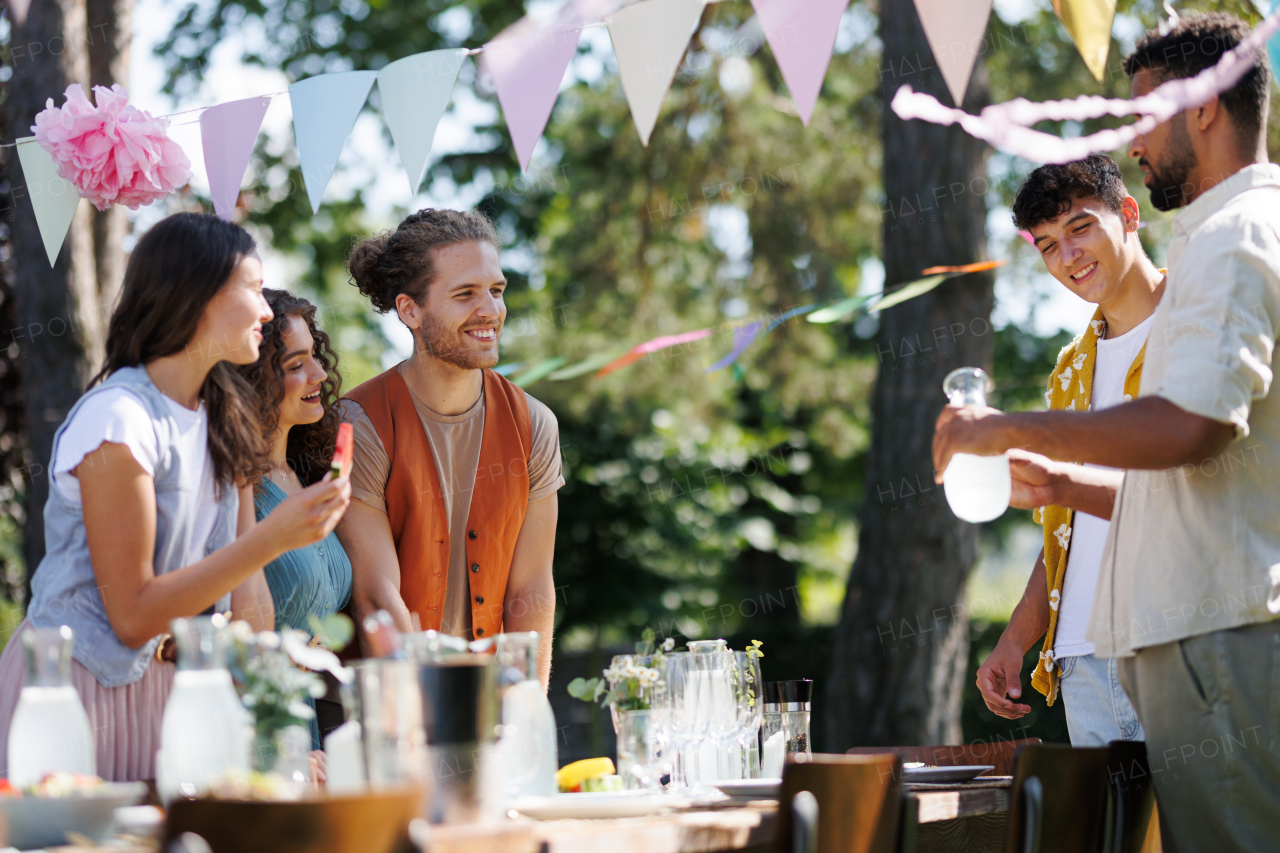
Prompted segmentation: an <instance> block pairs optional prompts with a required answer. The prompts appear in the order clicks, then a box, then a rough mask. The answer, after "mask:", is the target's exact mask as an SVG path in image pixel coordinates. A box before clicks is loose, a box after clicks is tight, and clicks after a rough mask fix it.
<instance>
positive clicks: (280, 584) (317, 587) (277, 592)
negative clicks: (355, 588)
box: [253, 481, 351, 633]
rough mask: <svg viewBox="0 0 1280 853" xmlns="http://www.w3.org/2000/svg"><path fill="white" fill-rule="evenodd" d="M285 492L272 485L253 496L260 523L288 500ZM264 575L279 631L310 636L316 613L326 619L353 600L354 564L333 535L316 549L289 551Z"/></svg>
mask: <svg viewBox="0 0 1280 853" xmlns="http://www.w3.org/2000/svg"><path fill="white" fill-rule="evenodd" d="M287 497H288V495H286V494H285V493H284V490H283V489H281V488H280V487H279V486H277V485H276V484H275V483H272V482H270V481H268V482H267V484H266V487H265V489H263V490H262V491H258V492H257V493H256V494H255V495H254V501H253V508H254V512H255V514H256V515H257V517H258V521H262V519H264V518H266V517H267V515H268V514H269V513H270V512H271V511H272V510H273V509H275V508H276V507H277V506H279V505H280V502H281V501H283V500H284V499H285V498H287ZM262 571H263V573H264V574H265V575H266V576H267V586H269V587H271V600H272V601H273V602H274V603H275V608H276V630H277V631H279V630H280V629H281V628H297V629H299V630H302V631H307V632H308V633H310V631H311V629H310V628H309V627H308V626H307V617H308V616H309V615H311V614H312V613H314V614H315V615H316V616H319V617H320V618H322V619H323V618H324V617H325V616H328V615H329V614H331V613H337V612H338V611H339V610H341V609H342V608H344V607H346V606H347V601H348V599H350V598H351V561H350V560H348V559H347V552H346V551H344V550H342V544H341V543H340V542H338V534H336V533H330V534H329V535H328V536H326V537H325V538H324V539H321V540H320V541H319V542H317V543H315V544H314V545H308V546H307V547H305V548H297V549H295V550H293V551H286V552H285V553H283V554H281V555H280V556H279V557H277V558H276V559H274V560H272V561H271V562H270V563H267V565H266V568H264V569H263V570H262Z"/></svg>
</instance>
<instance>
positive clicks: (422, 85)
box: [378, 48, 467, 195]
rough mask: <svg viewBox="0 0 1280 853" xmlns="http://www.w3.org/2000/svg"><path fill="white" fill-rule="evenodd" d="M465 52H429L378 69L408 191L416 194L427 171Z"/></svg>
mask: <svg viewBox="0 0 1280 853" xmlns="http://www.w3.org/2000/svg"><path fill="white" fill-rule="evenodd" d="M466 58H467V52H466V51H465V50H458V49H457V48H453V49H445V50H429V51H426V52H425V53H416V54H414V55H413V56H406V57H405V58H404V59H397V60H396V61H395V62H392V63H390V64H389V65H387V66H385V67H383V69H382V70H381V71H379V72H378V94H379V95H381V96H382V115H383V118H385V119H386V122H387V127H389V128H390V129H391V139H392V141H394V142H395V144H396V152H397V153H398V154H399V155H400V165H402V166H404V171H405V173H406V174H407V175H408V176H409V193H410V195H417V194H418V188H419V187H421V186H422V179H423V178H424V177H426V174H427V160H428V159H429V158H430V156H431V143H432V142H433V141H434V140H435V138H436V127H437V126H439V124H440V116H442V115H444V111H445V110H446V109H448V107H449V100H450V99H451V98H452V97H453V86H454V84H455V83H457V82H458V72H459V71H460V70H461V69H462V61H463V60H464V59H466Z"/></svg>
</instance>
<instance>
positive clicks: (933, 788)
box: [900, 777, 1013, 853]
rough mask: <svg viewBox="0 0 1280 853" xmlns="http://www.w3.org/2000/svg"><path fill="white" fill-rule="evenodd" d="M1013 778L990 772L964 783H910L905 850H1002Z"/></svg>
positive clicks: (940, 852) (933, 852)
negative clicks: (983, 777)
mask: <svg viewBox="0 0 1280 853" xmlns="http://www.w3.org/2000/svg"><path fill="white" fill-rule="evenodd" d="M1012 782H1013V780H1012V778H1010V777H988V778H987V779H982V780H975V781H973V782H970V783H966V784H961V785H908V786H907V790H906V792H905V796H906V802H905V803H904V813H903V821H902V842H901V845H900V849H901V851H902V853H943V851H946V853H1000V851H1002V850H1004V839H1005V826H1006V822H1007V819H1008V815H1009V789H1010V787H1011V786H1012Z"/></svg>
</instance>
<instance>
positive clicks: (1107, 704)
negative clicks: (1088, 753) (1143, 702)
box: [1057, 655, 1145, 746]
mask: <svg viewBox="0 0 1280 853" xmlns="http://www.w3.org/2000/svg"><path fill="white" fill-rule="evenodd" d="M1057 664H1058V667H1059V671H1058V693H1059V695H1060V696H1061V697H1062V701H1063V703H1064V704H1065V705H1066V706H1067V730H1068V731H1069V732H1070V733H1071V745H1072V746H1106V745H1107V744H1108V743H1110V742H1111V741H1113V740H1144V739H1145V736H1144V734H1143V731H1142V724H1141V723H1139V722H1138V714H1137V712H1136V711H1134V710H1133V705H1132V704H1131V703H1130V702H1129V697H1128V696H1127V695H1126V694H1125V692H1124V688H1123V687H1121V686H1120V675H1119V672H1118V671H1117V668H1116V662H1115V661H1114V660H1103V659H1101V658H1096V657H1094V656H1093V655H1072V656H1071V657H1067V658H1058V660H1057Z"/></svg>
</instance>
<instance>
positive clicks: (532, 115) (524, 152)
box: [484, 27, 579, 170]
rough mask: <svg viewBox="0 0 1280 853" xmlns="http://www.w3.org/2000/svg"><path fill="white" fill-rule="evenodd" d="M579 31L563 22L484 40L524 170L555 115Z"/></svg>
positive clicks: (491, 71) (487, 59) (488, 65)
mask: <svg viewBox="0 0 1280 853" xmlns="http://www.w3.org/2000/svg"><path fill="white" fill-rule="evenodd" d="M578 33H579V30H577V29H576V28H575V29H567V28H564V27H558V28H548V29H545V30H542V31H540V32H538V33H536V34H530V35H516V36H508V37H504V36H503V35H502V34H500V35H499V36H498V37H497V38H496V39H494V40H493V41H491V42H489V43H488V44H486V45H485V46H484V64H485V67H486V68H488V69H489V73H490V74H492V75H493V85H494V88H495V89H497V90H498V103H500V104H502V115H503V116H504V117H505V118H506V120H507V130H508V131H509V132H510V133H511V144H512V145H514V146H515V149H516V158H517V159H518V160H519V161H520V168H521V169H522V170H527V169H528V168H529V160H530V159H532V157H533V148H534V146H535V145H537V144H538V139H539V138H540V137H541V136H542V131H543V129H544V128H545V127H546V126H547V120H548V119H550V118H551V110H552V109H553V108H554V107H555V105H556V96H557V95H559V94H560V82H561V81H562V80H563V79H564V72H565V70H566V69H567V68H568V67H569V61H570V60H571V59H573V55H574V54H575V53H576V52H577V50H578Z"/></svg>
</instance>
